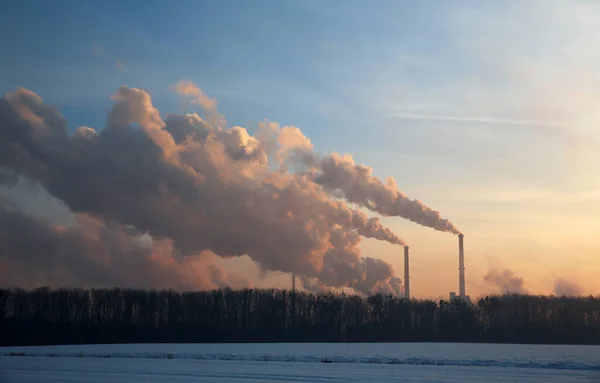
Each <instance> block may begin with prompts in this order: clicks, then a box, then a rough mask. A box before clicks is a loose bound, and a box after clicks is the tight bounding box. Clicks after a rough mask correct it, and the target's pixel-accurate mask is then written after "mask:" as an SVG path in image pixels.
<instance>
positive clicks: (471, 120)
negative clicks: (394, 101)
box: [385, 112, 567, 127]
mask: <svg viewBox="0 0 600 383" xmlns="http://www.w3.org/2000/svg"><path fill="white" fill-rule="evenodd" d="M385 116H386V117H388V118H397V119H407V120H438V121H456V122H469V123H482V124H510V125H532V126H551V127H566V126H567V124H566V123H565V122H562V121H544V120H513V119H504V118H494V117H468V116H439V115H428V114H415V113H397V112H391V113H386V114H385Z"/></svg>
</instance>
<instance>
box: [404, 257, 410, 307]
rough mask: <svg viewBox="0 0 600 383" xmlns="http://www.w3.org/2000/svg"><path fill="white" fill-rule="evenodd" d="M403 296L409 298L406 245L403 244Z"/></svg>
mask: <svg viewBox="0 0 600 383" xmlns="http://www.w3.org/2000/svg"><path fill="white" fill-rule="evenodd" d="M404 298H406V299H410V277H409V273H408V246H404Z"/></svg>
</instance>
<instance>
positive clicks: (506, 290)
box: [483, 269, 527, 294]
mask: <svg viewBox="0 0 600 383" xmlns="http://www.w3.org/2000/svg"><path fill="white" fill-rule="evenodd" d="M483 280H484V281H485V282H487V283H488V284H490V285H491V286H493V287H494V288H496V290H498V291H499V292H500V293H502V294H527V289H525V287H524V286H523V285H524V284H525V281H524V280H523V278H522V277H519V276H518V275H515V273H514V272H513V271H512V270H510V269H504V270H496V269H492V270H490V271H489V272H488V273H487V274H486V275H485V276H484V277H483Z"/></svg>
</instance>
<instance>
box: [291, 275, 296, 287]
mask: <svg viewBox="0 0 600 383" xmlns="http://www.w3.org/2000/svg"><path fill="white" fill-rule="evenodd" d="M292 291H296V274H295V273H292Z"/></svg>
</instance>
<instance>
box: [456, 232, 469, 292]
mask: <svg viewBox="0 0 600 383" xmlns="http://www.w3.org/2000/svg"><path fill="white" fill-rule="evenodd" d="M463 238H464V235H462V234H459V235H458V297H459V298H460V299H461V300H465V299H466V296H467V294H466V292H465V249H464V247H463Z"/></svg>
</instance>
